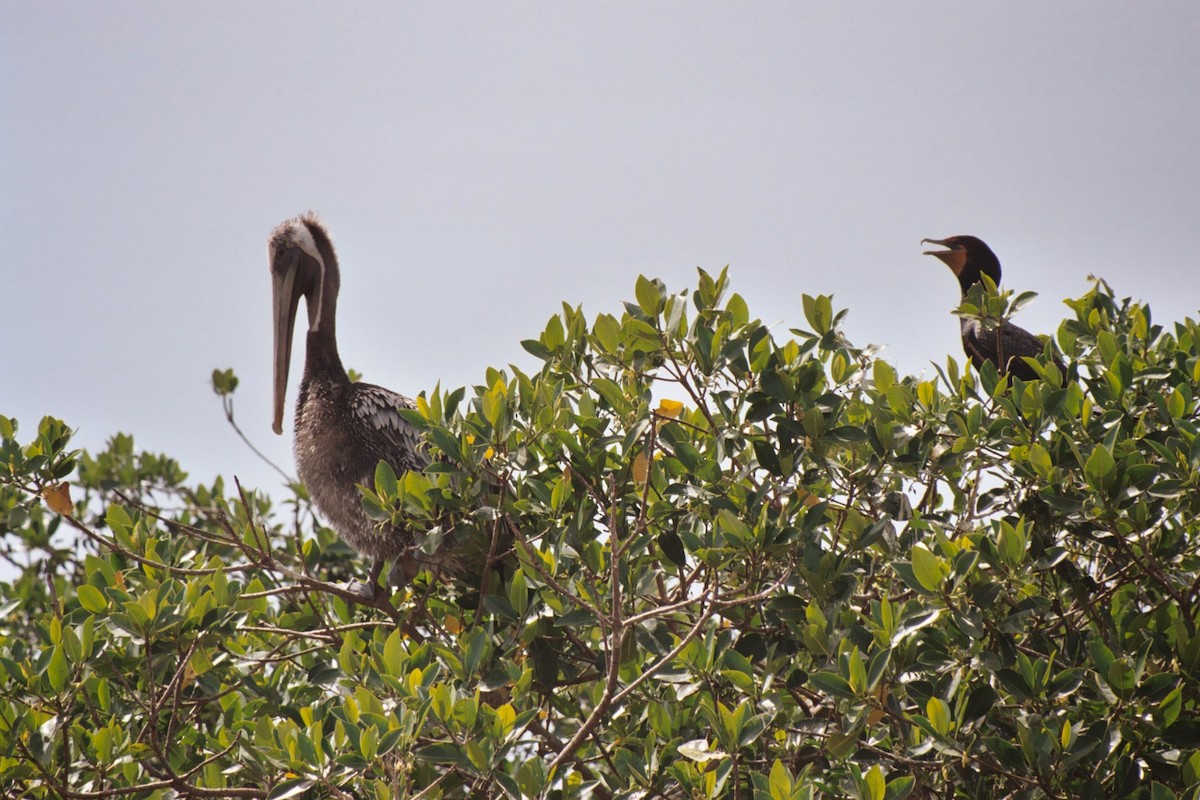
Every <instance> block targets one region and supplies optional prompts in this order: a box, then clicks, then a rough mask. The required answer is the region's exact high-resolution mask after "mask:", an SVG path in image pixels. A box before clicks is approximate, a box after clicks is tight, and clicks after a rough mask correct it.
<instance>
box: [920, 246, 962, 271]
mask: <svg viewBox="0 0 1200 800" xmlns="http://www.w3.org/2000/svg"><path fill="white" fill-rule="evenodd" d="M926 243H929V244H940V245H941V246H942V247H949V248H950V249H949V250H926V251H925V252H924V253H922V255H927V256H935V257H937V258H938V259H939V260H940V261H941V262H942V263H944V264H945V265H946V266H947V267H949V268H950V271H951V272H953V273H954V274H955V275H958V274H960V273H961V272H962V271H963V267H964V266H965V265H966V263H967V249H966V248H965V247H963V246H962V245H961V244H958V243H957V242H950V241H948V240H946V239H922V240H921V244H926Z"/></svg>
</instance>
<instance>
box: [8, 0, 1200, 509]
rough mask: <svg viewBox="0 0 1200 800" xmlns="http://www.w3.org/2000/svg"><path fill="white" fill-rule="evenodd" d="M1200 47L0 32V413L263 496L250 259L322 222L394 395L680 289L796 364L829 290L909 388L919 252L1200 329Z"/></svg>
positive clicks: (694, 32)
mask: <svg viewBox="0 0 1200 800" xmlns="http://www.w3.org/2000/svg"><path fill="white" fill-rule="evenodd" d="M1197 31H1200V4H1198V3H1195V2H1190V1H1189V2H1156V3H1137V4H1134V3H1125V2H1121V3H1115V2H1086V3H1084V2H1055V3H1043V2H1004V3H992V4H988V5H984V4H981V3H970V4H967V3H958V2H954V3H951V2H940V3H905V2H874V3H866V2H862V3H828V2H806V1H802V0H797V2H789V3H720V4H716V3H664V2H650V3H605V4H600V3H586V4H584V3H554V4H551V3H519V4H516V3H513V4H501V3H488V4H471V5H467V4H443V3H420V4H416V3H388V4H368V3H353V4H333V3H323V4H310V3H292V2H289V3H232V2H206V3H191V4H180V3H158V2H142V3H130V2H118V3H80V2H76V3H10V4H6V6H5V9H4V22H3V25H0V109H3V111H2V113H0V187H2V189H0V235H2V237H3V242H4V247H3V256H2V257H0V270H2V272H0V302H2V306H0V308H2V309H3V312H2V313H3V331H4V347H3V353H4V369H3V378H2V379H0V413H4V414H7V415H9V416H16V417H18V418H19V419H20V421H21V423H22V425H23V426H24V427H25V429H26V431H27V432H28V431H29V430H31V429H32V428H33V427H34V426H35V425H36V422H37V419H38V418H39V417H40V416H41V415H42V414H44V413H51V414H55V415H57V416H60V417H62V418H64V419H65V420H67V421H68V422H69V423H70V424H72V425H74V426H76V427H77V428H79V431H80V432H79V437H78V441H79V443H80V444H82V445H85V446H88V447H98V446H100V445H101V444H102V443H103V442H104V440H105V439H106V438H107V437H108V436H109V435H111V434H112V433H114V432H116V431H126V432H131V433H133V434H134V435H135V436H136V439H137V442H138V444H139V445H140V446H141V447H144V448H147V449H151V450H155V451H165V452H167V453H169V454H171V455H173V456H176V457H177V458H179V459H180V460H181V461H182V462H183V465H184V467H185V468H186V469H189V470H191V471H192V472H193V474H194V475H195V477H197V478H203V479H205V480H207V479H210V478H211V477H212V476H213V475H214V474H216V473H218V472H220V473H222V474H224V475H226V476H229V475H232V474H238V475H240V476H241V477H242V479H243V481H244V482H245V483H247V484H249V485H261V486H263V487H265V488H272V487H273V486H274V485H277V483H278V479H277V478H276V477H275V476H274V475H273V474H272V473H270V472H269V471H268V470H267V469H266V468H265V467H262V466H261V465H260V464H259V463H258V462H257V461H256V460H255V459H254V457H253V456H252V455H251V454H250V453H249V452H248V451H247V450H246V449H245V448H244V447H242V446H241V445H240V444H239V443H238V442H237V440H236V439H235V437H234V435H233V434H232V432H230V431H229V430H228V428H227V426H226V425H225V423H224V421H223V419H222V417H221V413H220V408H219V403H218V401H217V399H216V398H215V397H214V396H213V395H212V393H211V392H210V390H209V388H208V381H209V374H210V372H211V371H212V369H213V368H214V367H222V368H223V367H233V368H235V369H236V370H237V372H238V374H239V376H240V377H241V379H242V385H241V388H240V389H239V391H238V395H237V401H238V414H239V418H240V421H241V423H242V425H243V426H244V428H245V429H246V431H247V432H248V433H249V434H250V436H251V437H252V438H253V439H254V440H255V441H256V442H257V443H258V444H259V445H260V446H261V447H263V448H264V449H266V450H267V451H268V452H269V453H270V454H271V455H272V456H273V457H274V458H275V459H276V460H278V461H279V462H281V463H283V464H285V465H286V466H288V467H289V468H290V466H291V454H290V444H291V435H290V430H289V432H288V434H287V436H285V437H276V436H274V435H273V434H272V433H271V431H270V421H271V419H270V418H271V410H270V365H271V357H270V345H271V342H270V283H269V278H268V271H267V263H266V238H267V234H268V233H269V232H270V230H271V228H272V227H273V226H274V225H275V224H277V223H278V222H280V221H282V220H283V219H285V218H287V217H290V216H292V215H294V214H296V213H299V212H301V211H305V210H308V209H315V210H317V211H319V212H320V213H321V214H322V215H323V217H324V219H325V221H326V223H327V224H328V226H329V228H330V231H331V233H332V235H333V238H334V242H335V244H336V245H337V247H338V252H339V255H340V257H341V265H342V272H343V279H342V294H341V301H340V306H339V311H340V317H339V324H338V333H339V338H340V342H341V350H342V354H343V357H344V359H345V361H346V362H347V364H348V365H349V366H352V367H355V368H357V369H359V370H360V371H362V372H363V373H364V374H365V375H366V377H367V378H368V379H369V380H371V381H373V382H377V383H381V384H383V385H385V386H388V387H389V388H392V389H395V390H397V391H402V392H405V393H407V394H415V393H417V392H418V391H419V390H421V389H422V388H428V387H432V386H433V385H434V383H435V382H436V381H439V380H440V381H441V382H442V385H443V386H456V385H461V384H469V383H472V382H475V381H477V380H479V379H480V378H481V376H482V375H483V372H484V369H485V367H487V366H489V365H493V366H501V365H503V364H505V363H508V362H516V363H519V364H523V365H526V366H529V365H531V363H532V362H531V359H529V358H528V357H527V356H526V355H525V354H524V352H523V351H522V350H521V348H520V345H519V342H520V340H521V339H523V338H528V337H533V336H536V335H537V333H538V332H539V331H540V330H541V328H542V327H543V325H544V323H545V321H546V319H547V318H548V317H549V316H550V315H551V314H552V313H554V312H555V311H556V310H557V309H558V308H559V301H561V300H566V301H569V302H571V303H573V304H574V303H583V304H584V307H585V309H586V310H587V311H588V312H589V314H595V313H596V312H598V311H618V310H619V301H620V300H622V299H626V298H631V297H632V294H633V283H634V279H635V277H636V276H637V275H638V274H639V273H644V274H646V275H649V276H657V277H661V278H663V279H664V280H666V281H667V283H668V284H669V285H670V286H671V287H672V288H676V289H678V288H683V287H686V286H690V285H691V284H692V282H693V280H694V276H695V267H696V266H697V265H699V266H703V267H705V268H706V269H709V270H718V269H720V268H721V267H722V266H723V265H725V264H730V265H731V275H732V277H733V282H734V289H735V290H736V291H738V292H740V293H741V294H743V296H745V297H746V299H747V301H748V302H749V305H750V308H751V311H752V313H753V314H755V315H757V316H760V317H762V318H763V319H765V320H767V321H770V322H779V323H780V324H779V325H778V330H779V332H780V333H781V334H786V329H787V328H788V327H793V326H797V325H801V324H802V323H803V316H802V313H801V308H800V295H801V293H803V292H807V293H810V294H815V293H832V294H834V296H835V298H834V299H835V304H836V305H838V306H847V307H849V308H850V309H851V314H850V317H849V321H848V326H847V329H848V333H849V334H850V336H851V337H852V338H853V339H854V340H855V341H856V342H857V343H859V344H865V343H867V342H873V343H876V344H879V345H882V346H884V347H885V349H884V351H883V353H884V355H885V356H886V357H887V358H889V359H890V360H892V361H893V362H895V363H896V364H897V365H898V366H899V367H900V369H902V370H904V371H907V372H919V371H922V370H925V371H927V372H928V371H929V366H928V365H929V362H930V361H936V362H938V363H942V362H943V361H944V359H945V356H946V354H948V353H952V354H954V355H955V356H956V357H958V358H961V350H960V347H959V342H958V336H957V322H956V320H954V319H953V318H952V317H951V316H950V314H949V312H950V309H951V308H952V307H953V306H954V305H955V304H956V302H957V294H958V288H957V285H956V283H955V282H954V280H953V278H952V277H951V276H950V275H949V273H948V271H947V270H946V269H945V267H944V266H942V264H941V263H940V262H938V261H936V260H935V259H931V258H928V257H923V256H922V255H921V247H920V245H919V240H920V239H921V238H922V237H925V236H934V237H942V236H948V235H951V234H956V233H972V234H976V235H978V236H980V237H982V238H984V239H986V240H987V241H988V242H989V243H990V244H991V245H992V246H993V248H994V249H995V250H996V251H997V253H998V254H999V255H1000V258H1001V261H1002V262H1003V263H1004V266H1005V283H1006V284H1007V286H1008V287H1010V288H1013V289H1017V290H1027V289H1028V290H1034V291H1037V292H1039V293H1040V295H1041V296H1040V298H1039V299H1038V301H1037V302H1035V303H1034V304H1033V305H1032V306H1030V307H1028V308H1026V309H1025V311H1023V313H1022V314H1021V315H1020V317H1019V318H1018V321H1019V322H1020V323H1021V324H1022V325H1024V326H1025V327H1028V328H1029V329H1031V330H1033V331H1035V332H1039V333H1040V332H1050V331H1052V330H1053V329H1054V327H1055V326H1056V325H1057V322H1058V320H1060V319H1061V318H1062V317H1063V316H1064V314H1065V312H1066V309H1065V307H1063V306H1062V305H1061V303H1060V300H1061V299H1062V298H1064V297H1073V296H1077V295H1079V294H1082V293H1083V292H1084V291H1085V290H1086V289H1087V286H1088V284H1087V281H1086V278H1087V276H1088V274H1089V273H1095V274H1098V275H1101V276H1104V277H1106V278H1107V279H1108V280H1109V281H1110V282H1111V283H1112V284H1113V286H1114V288H1115V289H1116V291H1117V292H1119V293H1121V294H1131V295H1135V296H1138V297H1140V298H1142V299H1145V300H1148V301H1149V302H1150V303H1151V304H1152V307H1153V310H1154V313H1155V318H1156V320H1157V321H1160V322H1169V321H1171V320H1175V319H1180V318H1182V317H1183V316H1185V315H1189V314H1190V315H1192V316H1195V315H1196V309H1197V308H1198V306H1200V302H1198V300H1197V296H1198V291H1197V290H1198V289H1200V278H1197V274H1196V266H1197V256H1196V254H1197V252H1200V225H1198V224H1197V220H1198V218H1200V215H1198V213H1197V210H1196V205H1197V203H1196V198H1197V194H1198V189H1200V158H1198V155H1197V142H1198V141H1200V130H1198V128H1200V124H1198V123H1200V99H1198V98H1200V56H1198V55H1197V51H1196V33H1197ZM299 341H300V342H302V341H303V339H302V338H301V339H299ZM299 349H300V348H298V350H299ZM296 358H297V359H298V358H300V353H299V352H297V354H296ZM292 375H293V377H292V386H291V387H290V391H289V416H288V420H287V425H288V426H289V429H290V425H291V415H290V404H291V402H292V401H293V400H294V398H295V386H296V381H297V380H298V375H299V370H298V368H295V367H294V368H293V373H292Z"/></svg>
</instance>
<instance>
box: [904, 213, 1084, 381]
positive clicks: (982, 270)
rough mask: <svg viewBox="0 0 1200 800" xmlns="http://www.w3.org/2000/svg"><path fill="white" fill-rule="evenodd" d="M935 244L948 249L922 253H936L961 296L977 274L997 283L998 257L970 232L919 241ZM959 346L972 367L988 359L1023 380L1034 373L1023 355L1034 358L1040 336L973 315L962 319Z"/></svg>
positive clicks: (1008, 324) (977, 277) (1055, 359)
mask: <svg viewBox="0 0 1200 800" xmlns="http://www.w3.org/2000/svg"><path fill="white" fill-rule="evenodd" d="M926 242H928V243H929V244H938V245H941V246H943V247H947V248H949V249H948V250H926V251H925V255H927V256H936V257H937V258H938V259H940V260H941V261H942V262H943V263H944V264H945V265H946V266H948V267H949V268H950V271H951V272H953V273H954V274H955V276H956V277H957V278H958V284H959V286H960V287H962V294H963V297H964V298H966V296H967V292H968V291H969V290H970V288H971V287H972V286H974V285H975V284H976V283H979V280H980V275H987V276H988V277H989V278H991V279H992V281H993V282H994V283H995V284H996V285H997V286H999V285H1000V259H999V258H997V257H996V254H995V253H993V252H992V248H990V247H988V246H987V244H985V243H984V241H983V240H982V239H978V238H976V237H974V236H951V237H950V238H949V239H922V240H921V244H925V243H926ZM962 344H963V350H964V351H965V352H966V354H967V355H968V356H970V358H971V363H972V364H974V365H975V368H976V369H978V368H979V367H982V366H983V363H984V362H985V361H990V362H992V364H994V365H995V366H996V369H997V370H998V371H999V372H1000V373H1001V374H1004V373H1007V374H1009V375H1013V376H1015V377H1017V378H1020V379H1021V380H1023V381H1031V380H1033V379H1035V378H1037V377H1038V375H1037V373H1036V372H1035V371H1034V369H1033V367H1031V366H1029V364H1028V363H1027V362H1026V361H1025V357H1030V358H1037V357H1038V356H1040V355H1041V354H1042V340H1041V339H1039V338H1038V337H1036V336H1034V335H1033V334H1032V333H1030V332H1029V331H1027V330H1025V329H1024V328H1020V327H1017V326H1016V325H1013V324H1012V323H1011V322H1009V321H1008V320H1002V321H1000V322H999V323H998V324H996V325H994V326H984V325H982V324H980V321H979V320H977V319H964V320H963V321H962ZM1054 363H1055V364H1057V365H1058V368H1059V369H1060V370H1063V371H1064V372H1065V368H1064V367H1063V364H1062V362H1061V361H1059V360H1058V357H1057V356H1055V357H1054Z"/></svg>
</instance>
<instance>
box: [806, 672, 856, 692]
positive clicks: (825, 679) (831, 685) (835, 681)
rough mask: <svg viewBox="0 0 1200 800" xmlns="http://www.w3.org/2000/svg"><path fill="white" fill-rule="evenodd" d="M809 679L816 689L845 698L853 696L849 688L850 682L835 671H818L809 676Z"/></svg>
mask: <svg viewBox="0 0 1200 800" xmlns="http://www.w3.org/2000/svg"><path fill="white" fill-rule="evenodd" d="M809 680H810V681H812V683H813V685H814V686H816V687H817V688H818V689H820V690H821V691H823V692H825V693H827V694H831V695H833V696H834V697H841V698H845V699H852V698H854V697H855V694H854V690H853V689H851V688H850V682H849V681H847V680H846V679H845V678H843V677H842V676H841V675H838V674H837V673H836V672H818V673H816V674H814V675H813V676H811V677H810V678H809Z"/></svg>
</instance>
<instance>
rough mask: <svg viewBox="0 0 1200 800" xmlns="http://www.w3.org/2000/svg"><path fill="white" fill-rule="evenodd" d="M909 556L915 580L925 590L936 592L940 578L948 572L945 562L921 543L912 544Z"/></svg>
mask: <svg viewBox="0 0 1200 800" xmlns="http://www.w3.org/2000/svg"><path fill="white" fill-rule="evenodd" d="M911 558H912V571H913V575H914V576H915V577H916V579H917V582H918V583H920V584H921V586H922V588H924V589H925V590H926V591H928V592H930V593H931V594H936V593H937V591H938V590H939V589H940V588H941V585H942V578H943V577H944V576H945V575H946V573H947V572H948V570H947V568H946V565H945V563H944V562H943V561H942V559H941V558H939V557H938V556H936V555H934V554H933V553H932V552H931V551H930V550H929V548H927V547H925V545H923V544H918V545H914V546H913V549H912V554H911Z"/></svg>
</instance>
